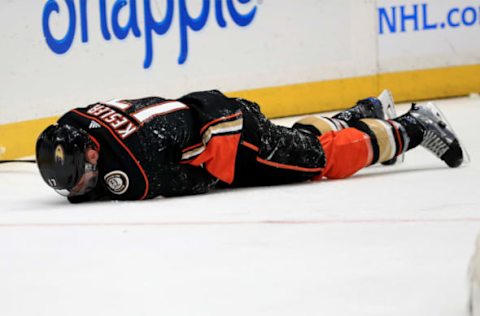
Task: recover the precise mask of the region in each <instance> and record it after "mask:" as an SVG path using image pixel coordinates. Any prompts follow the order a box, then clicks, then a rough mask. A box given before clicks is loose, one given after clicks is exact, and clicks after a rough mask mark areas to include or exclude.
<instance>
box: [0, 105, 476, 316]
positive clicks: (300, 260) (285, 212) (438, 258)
mask: <svg viewBox="0 0 480 316" xmlns="http://www.w3.org/2000/svg"><path fill="white" fill-rule="evenodd" d="M437 104H438V105H439V106H440V107H441V108H442V110H443V112H444V113H445V114H446V115H447V117H448V118H449V120H450V123H452V124H453V125H454V126H455V128H456V131H457V132H458V134H459V135H460V137H461V139H462V140H463V143H464V144H465V146H466V147H467V148H468V150H469V152H470V156H471V159H472V162H471V163H470V164H468V165H466V166H462V167H460V168H457V169H449V168H448V167H446V165H444V164H443V162H441V161H440V160H438V159H437V158H436V157H434V156H433V155H432V154H431V153H429V152H427V151H426V150H424V149H422V148H418V149H416V150H413V151H411V152H409V153H407V155H406V159H405V162H404V163H403V164H401V165H397V166H393V167H384V166H375V167H371V168H368V169H366V170H364V171H362V172H360V173H359V174H357V175H355V176H354V177H352V178H350V179H346V180H338V181H322V182H316V183H302V184H296V185H286V186H276V187H264V188H248V189H237V190H223V191H217V192H213V193H210V194H207V195H203V196H193V197H184V198H171V199H162V198H160V199H157V200H152V201H146V202H123V203H120V202H104V203H96V204H85V205H70V204H69V203H68V202H67V201H66V200H64V199H63V198H62V197H60V196H58V195H57V194H56V193H55V192H53V191H52V190H51V189H49V188H48V187H47V186H46V185H45V184H44V183H43V182H42V180H41V178H40V177H39V175H38V172H37V170H36V167H35V166H33V165H22V164H4V165H1V166H0V179H1V181H0V205H1V206H0V315H2V316H13V315H14V316H18V315H22V316H23V315H25V316H26V315H28V316H32V315H35V316H40V315H45V316H47V315H48V316H52V315H62V316H64V315H79V316H80V315H81V316H85V315H115V316H123V315H125V316H127V315H128V316H132V315H135V316H138V315H157V316H158V315H189V316H192V315H215V316H216V315H218V316H226V315H228V316H232V315H242V316H245V315H275V316H282V315H328V316H333V315H341V316H350V315H356V316H358V315H366V316H367V315H368V316H372V315H382V316H384V315H398V316H406V315H409V316H416V315H418V316H429V315H431V316H442V315H454V316H458V315H465V314H466V312H467V308H466V307H467V297H468V287H467V270H468V262H469V259H470V256H471V255H472V253H473V249H474V240H475V237H476V235H477V233H478V232H479V231H480V189H479V188H480V185H479V182H480V162H479V161H480V142H479V120H480V98H478V97H477V98H475V97H473V98H460V99H450V100H441V101H438V102H437ZM406 109H407V108H406V107H405V106H403V107H401V108H400V112H403V111H406ZM292 121H293V119H283V120H280V121H279V122H281V123H282V124H291V122H292Z"/></svg>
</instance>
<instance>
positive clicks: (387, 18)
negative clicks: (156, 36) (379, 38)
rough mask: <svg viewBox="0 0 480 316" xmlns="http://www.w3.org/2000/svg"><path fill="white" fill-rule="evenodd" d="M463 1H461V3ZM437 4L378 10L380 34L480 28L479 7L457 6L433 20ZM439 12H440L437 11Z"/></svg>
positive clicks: (388, 7)
mask: <svg viewBox="0 0 480 316" xmlns="http://www.w3.org/2000/svg"><path fill="white" fill-rule="evenodd" d="M461 2H462V1H459V3H461ZM435 5H438V4H436V3H435V2H431V3H419V4H411V5H394V6H387V7H379V8H378V19H379V30H378V32H379V34H381V35H386V34H395V33H405V32H420V31H432V30H442V29H458V28H471V27H480V2H479V4H478V6H463V7H462V6H455V7H451V8H448V9H446V10H445V13H444V17H443V18H439V19H438V20H435V18H432V14H431V11H432V8H433V6H435ZM437 11H438V10H437Z"/></svg>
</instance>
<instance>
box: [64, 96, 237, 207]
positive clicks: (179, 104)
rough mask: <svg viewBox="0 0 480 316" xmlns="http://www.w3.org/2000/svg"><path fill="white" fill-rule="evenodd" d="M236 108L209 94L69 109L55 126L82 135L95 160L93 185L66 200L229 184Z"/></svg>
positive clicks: (126, 197) (139, 195)
mask: <svg viewBox="0 0 480 316" xmlns="http://www.w3.org/2000/svg"><path fill="white" fill-rule="evenodd" d="M240 107H241V104H240V103H238V102H236V101H235V99H230V98H227V97H225V96H224V95H223V94H221V93H220V92H218V91H215V90H214V91H206V92H196V93H192V94H189V95H186V96H184V97H182V98H180V99H178V100H167V99H164V98H160V97H148V98H142V99H134V100H111V101H108V102H99V103H95V104H92V105H89V106H87V107H85V108H76V109H73V110H71V111H70V112H68V113H66V114H65V115H64V116H62V117H61V118H60V119H59V121H58V123H59V124H70V125H72V126H75V127H78V128H82V129H84V130H85V131H87V132H88V133H89V135H91V136H92V137H93V138H94V139H95V140H96V142H97V143H98V144H99V146H100V155H99V161H98V170H99V181H98V184H97V187H96V188H95V189H94V190H93V191H91V192H90V193H88V194H86V195H84V196H79V197H72V198H70V201H71V202H82V201H86V200H98V199H116V200H142V199H148V198H153V197H156V196H158V195H163V196H175V195H186V194H198V193H204V192H206V191H208V190H209V189H210V188H212V187H213V186H215V184H216V183H217V182H218V181H222V182H224V183H227V184H228V183H232V182H233V180H234V169H235V157H236V155H237V150H238V147H239V142H240V137H241V132H242V128H243V118H242V111H241V110H240Z"/></svg>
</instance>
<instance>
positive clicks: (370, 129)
mask: <svg viewBox="0 0 480 316" xmlns="http://www.w3.org/2000/svg"><path fill="white" fill-rule="evenodd" d="M351 125H353V126H352V127H354V128H356V129H358V130H360V131H362V132H364V133H366V134H367V135H368V136H370V140H371V143H372V149H373V160H372V163H371V164H375V163H377V162H384V161H389V160H391V159H392V158H395V157H397V156H399V155H401V154H402V153H404V152H405V149H406V148H408V146H409V145H408V144H409V136H408V133H407V131H406V130H405V128H404V127H403V126H402V125H401V124H400V123H398V122H396V121H391V120H388V121H386V120H380V119H372V118H366V119H361V120H359V121H356V122H352V123H351Z"/></svg>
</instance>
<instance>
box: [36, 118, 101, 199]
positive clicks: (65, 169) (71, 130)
mask: <svg viewBox="0 0 480 316" xmlns="http://www.w3.org/2000/svg"><path fill="white" fill-rule="evenodd" d="M89 146H91V147H96V146H95V143H94V142H93V141H92V140H91V139H90V137H89V135H88V133H87V132H85V131H84V130H82V129H79V128H76V127H73V126H71V125H68V124H66V125H58V124H54V125H50V126H49V127H47V128H46V129H45V130H44V131H43V132H42V133H41V134H40V136H39V137H38V139H37V143H36V158H37V165H38V169H39V171H40V174H41V176H42V178H43V180H44V181H45V182H46V183H47V184H48V185H49V186H50V187H52V188H53V189H55V190H57V191H65V190H67V191H69V190H71V189H73V188H74V187H75V186H76V185H77V183H78V182H79V181H80V179H81V178H82V176H83V175H84V174H85V172H86V169H87V168H86V165H89V163H88V162H87V161H86V158H85V151H86V149H87V148H88V147H89Z"/></svg>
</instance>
